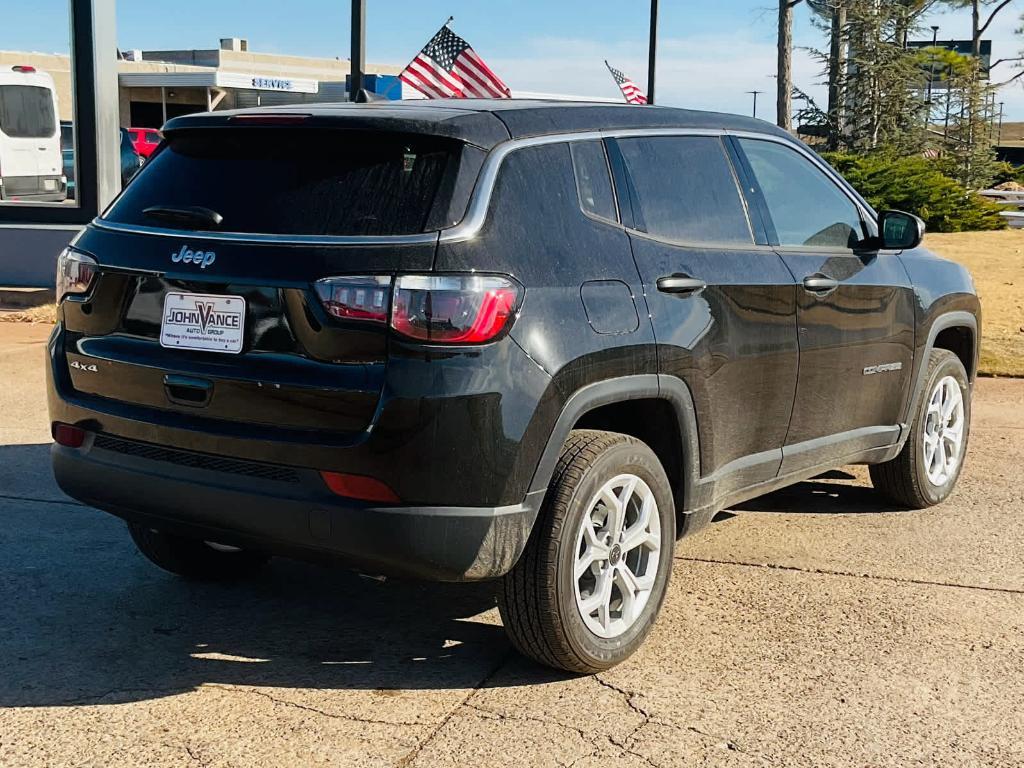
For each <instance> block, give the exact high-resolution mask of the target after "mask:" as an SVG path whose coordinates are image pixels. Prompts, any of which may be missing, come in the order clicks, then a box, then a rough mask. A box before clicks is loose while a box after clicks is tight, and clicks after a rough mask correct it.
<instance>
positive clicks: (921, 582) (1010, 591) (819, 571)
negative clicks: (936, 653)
mask: <svg viewBox="0 0 1024 768" xmlns="http://www.w3.org/2000/svg"><path fill="white" fill-rule="evenodd" d="M672 559H673V560H684V561H687V562H690V563H705V564H707V565H738V566H742V567H744V568H767V569H769V570H774V571H795V572H797V573H809V574H816V575H819V576H847V577H849V578H852V579H871V580H873V581H889V582H893V583H895V584H916V585H918V586H923V587H953V588H955V589H974V590H979V591H982V592H999V593H1002V594H1005V595H1024V589H1014V588H1013V587H986V586H984V585H981V584H957V583H955V582H951V581H929V580H928V579H907V578H901V577H899V576H880V575H876V574H873V573H853V572H852V571H833V570H830V569H828V568H802V567H800V566H798V565H778V564H776V563H751V562H745V561H742V560H715V559H713V558H708V557H686V556H684V555H676V556H675V557H673V558H672Z"/></svg>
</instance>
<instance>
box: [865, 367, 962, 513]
mask: <svg viewBox="0 0 1024 768" xmlns="http://www.w3.org/2000/svg"><path fill="white" fill-rule="evenodd" d="M947 407H948V408H950V414H949V415H948V416H947V415H946V414H945V413H944V410H945V409H946V408H947ZM970 431H971V385H970V381H969V380H968V378H967V371H966V370H964V366H963V363H961V362H960V358H958V357H957V356H956V355H954V354H953V353H952V352H950V351H949V350H945V349H934V350H932V353H931V356H930V357H929V359H928V369H927V371H926V372H925V385H924V388H923V389H922V392H921V399H920V401H919V402H918V403H916V405H915V410H914V421H913V423H912V424H911V427H910V435H909V436H908V437H907V442H906V443H905V444H904V446H903V450H902V451H900V453H899V455H898V456H897V457H896V458H895V459H892V460H891V461H887V462H885V463H884V464H875V465H873V466H871V467H870V468H869V471H870V473H871V482H872V484H873V485H874V486H875V488H876V490H878V491H879V492H880V493H882V494H884V495H885V496H886V497H888V498H889V499H891V500H892V501H894V502H896V503H897V504H899V505H900V506H904V507H909V508H911V509H924V508H926V507H931V506H933V505H935V504H938V503H939V502H941V501H944V500H945V499H946V497H947V496H949V494H950V493H952V492H953V488H954V486H955V485H956V481H957V479H958V478H959V477H960V471H961V470H962V469H963V466H964V457H965V456H966V454H967V438H968V437H969V436H970Z"/></svg>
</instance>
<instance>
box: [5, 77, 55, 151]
mask: <svg viewBox="0 0 1024 768" xmlns="http://www.w3.org/2000/svg"><path fill="white" fill-rule="evenodd" d="M56 130H57V117H56V116H55V115H54V113H53V92H52V91H51V90H50V89H49V88H41V87H39V86H36V85H0V131H3V132H4V133H6V134H7V135H8V136H10V137H12V138H17V139H42V138H46V137H49V136H53V134H54V133H55V132H56Z"/></svg>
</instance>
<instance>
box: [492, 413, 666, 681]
mask: <svg viewBox="0 0 1024 768" xmlns="http://www.w3.org/2000/svg"><path fill="white" fill-rule="evenodd" d="M674 544H675V508H674V505H673V498H672V489H671V486H670V484H669V481H668V477H667V476H666V475H665V470H664V468H663V467H662V466H661V462H659V461H658V457H657V456H656V455H655V454H654V452H653V451H652V450H651V449H650V448H649V447H648V446H647V445H646V444H644V443H642V442H641V441H639V440H637V439H636V438H634V437H629V436H627V435H621V434H617V433H614V432H599V431H596V430H575V431H573V432H572V433H570V436H569V439H568V440H567V441H566V443H565V445H564V446H563V447H562V453H561V456H560V457H559V460H558V464H557V465H556V468H555V472H554V476H553V477H552V480H551V484H550V485H549V487H548V492H547V494H546V496H545V499H544V505H543V507H542V508H541V511H540V514H539V516H538V518H537V521H536V523H535V524H534V527H533V531H532V532H531V534H530V539H529V542H528V543H527V545H526V549H525V551H524V552H523V555H522V557H520V559H519V562H518V563H517V564H516V566H515V567H514V568H513V569H512V571H511V572H509V573H508V574H507V575H506V576H505V577H504V578H503V580H502V581H501V584H500V588H499V592H498V609H499V611H500V612H501V618H502V622H503V623H504V625H505V629H506V631H507V632H508V635H509V638H510V640H511V641H512V645H513V646H515V648H516V649H517V650H518V651H519V652H520V653H522V654H523V655H525V656H528V657H530V658H532V659H534V660H536V661H538V662H540V663H541V664H545V665H547V666H549V667H554V668H555V669H560V670H565V671H567V672H575V673H580V674H592V673H595V672H600V671H602V670H605V669H608V668H609V667H612V666H614V665H616V664H618V663H619V662H621V661H623V660H624V659H626V658H627V657H629V656H630V655H631V654H632V653H633V652H634V651H635V650H636V649H637V648H638V647H639V646H640V644H641V643H642V642H643V641H644V639H645V638H646V637H647V635H648V633H649V632H650V630H651V627H652V626H653V625H654V621H655V619H656V618H657V615H658V611H659V610H660V608H661V604H662V601H663V600H664V598H665V592H666V588H667V586H668V580H669V575H670V574H671V571H672V550H673V546H674Z"/></svg>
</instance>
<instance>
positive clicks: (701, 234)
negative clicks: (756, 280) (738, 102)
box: [618, 136, 754, 245]
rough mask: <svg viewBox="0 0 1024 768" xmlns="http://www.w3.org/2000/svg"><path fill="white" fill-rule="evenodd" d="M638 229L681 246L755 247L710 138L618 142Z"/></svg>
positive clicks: (719, 150)
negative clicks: (690, 244) (680, 243)
mask: <svg viewBox="0 0 1024 768" xmlns="http://www.w3.org/2000/svg"><path fill="white" fill-rule="evenodd" d="M618 145H619V148H620V149H621V151H622V157H623V160H624V161H625V163H626V168H627V170H628V172H629V177H630V182H631V185H632V189H631V193H632V195H633V196H634V200H633V213H634V216H636V217H637V219H638V220H637V222H636V226H637V228H638V229H640V230H642V231H644V232H647V233H648V234H651V235H654V236H655V237H661V238H665V239H667V240H673V241H679V242H683V243H707V244H716V243H720V244H743V245H751V244H753V242H754V239H753V235H752V233H751V229H750V223H749V220H748V217H747V210H746V206H745V204H744V202H743V198H742V197H741V196H740V191H739V187H738V185H737V183H736V177H735V175H734V173H733V169H732V165H731V163H730V162H729V159H728V157H727V156H726V154H725V148H724V147H723V146H722V142H721V140H720V139H718V138H717V137H714V136H656V137H651V138H638V139H621V140H619V141H618Z"/></svg>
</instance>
